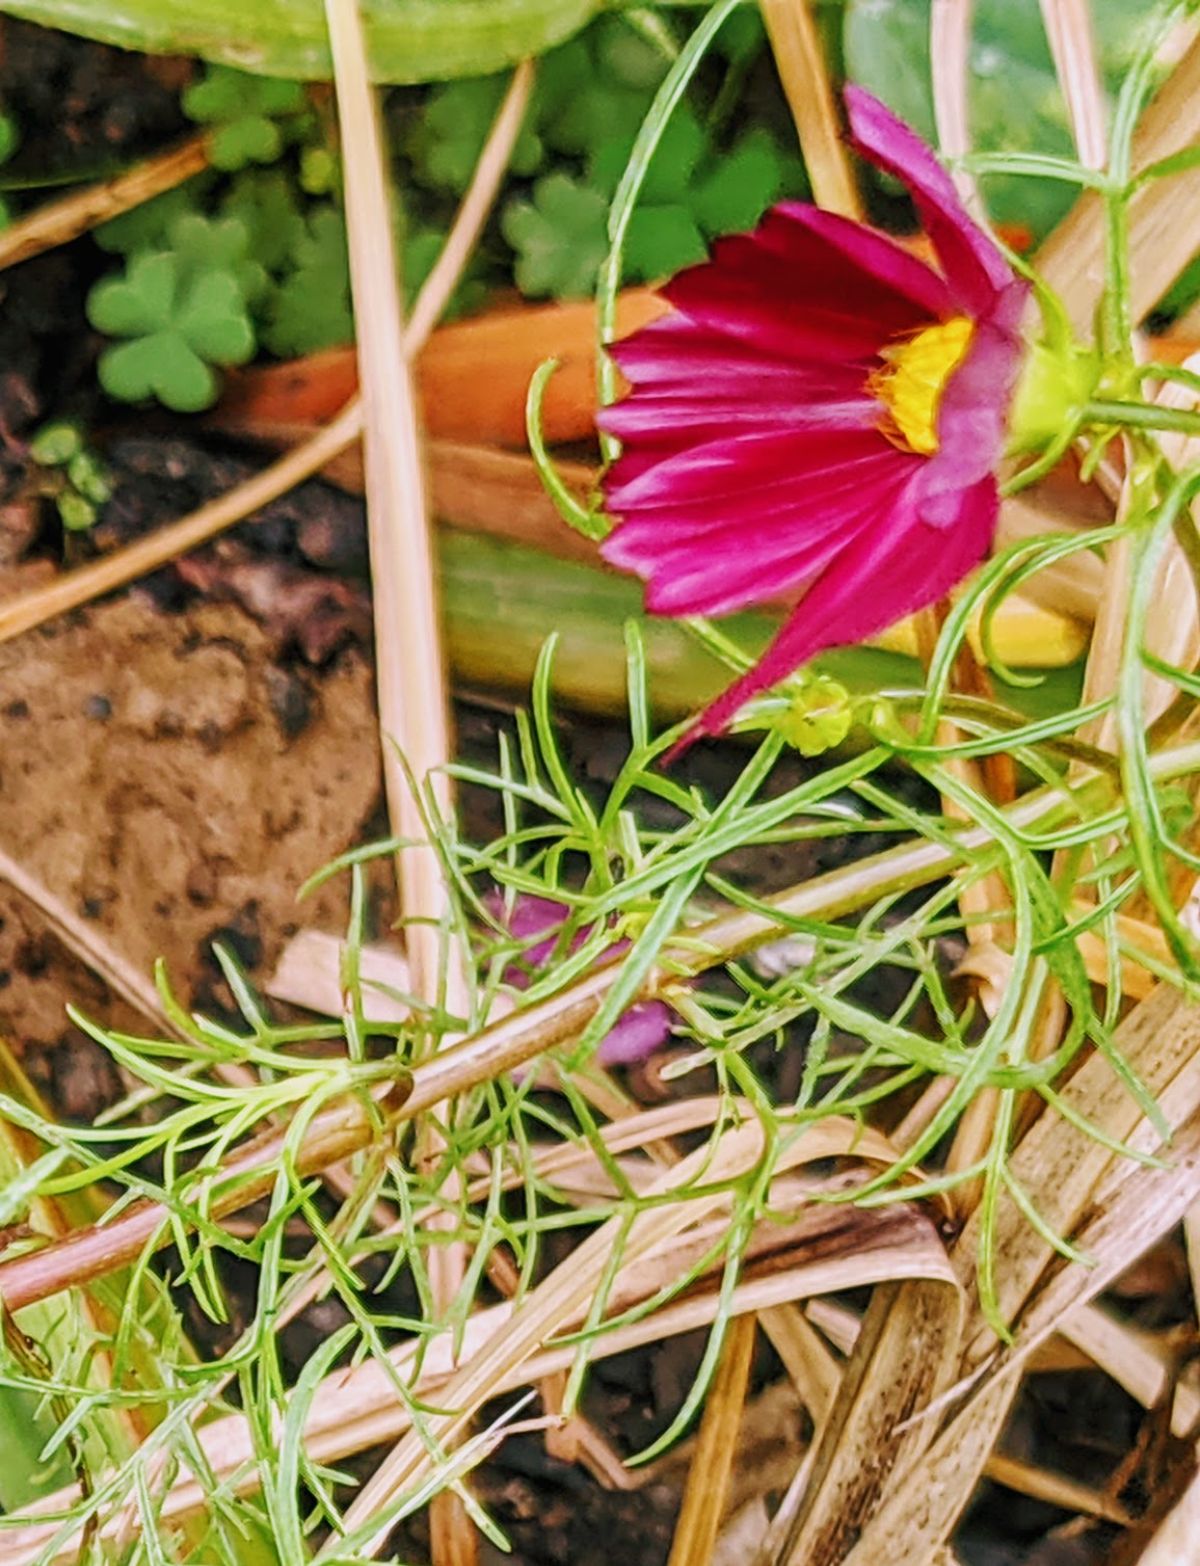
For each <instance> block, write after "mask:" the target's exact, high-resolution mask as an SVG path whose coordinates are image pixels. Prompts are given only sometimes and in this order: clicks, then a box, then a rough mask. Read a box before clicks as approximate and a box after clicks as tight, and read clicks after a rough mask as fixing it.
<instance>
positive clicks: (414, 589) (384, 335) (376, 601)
mask: <svg viewBox="0 0 1200 1566" xmlns="http://www.w3.org/2000/svg"><path fill="white" fill-rule="evenodd" d="M325 14H326V19H327V22H328V27H329V36H330V43H331V47H332V53H333V69H334V83H335V87H336V92H337V107H338V119H339V124H340V127H341V133H342V149H343V156H342V170H343V181H344V186H345V205H346V220H347V232H348V238H349V248H350V281H351V292H352V295H353V300H354V309H355V315H356V318H357V320H358V323H359V330H358V333H357V345H358V371H359V385H360V386H361V388H362V397H363V404H364V410H365V428H364V435H363V460H364V470H365V475H366V496H367V534H368V541H369V545H370V554H371V583H372V598H373V605H374V624H375V682H376V689H377V692H378V702H379V722H380V729H381V731H382V741H383V745H382V751H383V775H384V785H385V791H386V794H387V801H388V814H389V817H390V820H391V825H392V830H393V832H394V833H395V834H396V835H397V836H398V837H400V838H402V839H406V840H407V842H408V844H409V846H407V847H405V848H403V849H402V850H400V852H399V853H398V855H397V871H398V876H399V891H400V911H401V917H402V919H403V922H404V930H405V950H406V953H407V957H408V967H409V970H410V972H411V974H412V984H413V990H414V992H415V994H416V996H417V997H418V999H419V1000H420V1001H422V1002H423V1003H425V1004H426V1005H428V1006H429V1007H430V1008H431V1009H433V1008H436V1007H437V1006H439V1005H441V1006H444V1007H445V1008H446V1009H448V1010H449V1011H450V1012H451V1013H452V1014H454V1015H458V1016H469V1015H470V1014H471V1011H472V1001H471V998H470V995H469V992H468V984H469V980H468V962H467V954H466V953H465V951H463V950H462V949H461V945H460V942H459V941H458V940H457V939H456V938H455V937H454V936H453V935H452V934H449V935H448V933H447V932H448V929H449V916H450V906H449V894H448V890H447V887H446V883H445V879H444V877H443V874H442V866H441V862H440V859H439V857H438V854H437V850H436V848H435V847H434V845H433V843H432V842H431V841H430V840H429V829H428V826H427V823H426V814H425V813H426V810H427V809H432V810H433V811H435V812H436V813H437V815H439V816H440V817H442V818H447V817H449V816H450V814H451V812H452V810H453V804H452V800H451V793H450V782H449V778H448V775H447V773H446V765H447V763H448V762H449V760H450V749H451V738H450V729H449V702H448V699H447V693H446V683H445V660H444V657H443V654H442V645H441V627H440V624H439V617H438V608H437V587H436V582H435V575H434V561H433V543H432V526H431V522H430V515H429V504H428V494H427V488H426V482H425V464H424V457H423V453H422V449H421V431H420V426H419V416H418V412H417V395H416V386H415V381H414V377H413V372H412V365H411V362H410V357H409V353H408V351H407V345H406V342H405V336H406V334H405V330H404V314H403V305H402V302H401V297H400V285H399V280H398V265H399V263H398V257H397V253H396V247H395V243H394V239H393V224H392V198H391V191H390V188H389V182H388V172H387V170H388V164H387V156H386V153H385V151H384V145H383V134H382V129H381V126H380V122H379V114H378V108H377V104H376V101H375V96H374V92H373V90H372V87H371V83H370V77H369V70H368V64H367V45H366V36H365V33H364V29H363V25H362V18H361V16H360V14H359V8H358V0H326V6H325ZM514 83H515V85H514V88H513V92H510V98H511V97H512V95H513V93H514V92H515V94H516V96H517V98H518V101H519V102H520V106H521V108H523V107H524V101H525V100H527V98H528V93H529V88H530V85H531V83H532V67H531V66H530V65H529V64H528V63H525V64H523V65H522V66H520V67H519V68H518V71H517V73H516V75H515V78H514ZM519 117H520V116H519V115H518V120H519ZM506 161H507V160H506ZM458 260H459V258H457V257H455V256H454V255H453V254H451V255H450V256H449V257H447V256H445V255H443V256H442V257H441V264H440V286H452V283H453V278H454V277H455V276H456V275H457V274H458V272H459V270H460V267H459V265H458ZM434 319H435V318H434V315H433V313H432V312H430V311H427V312H426V314H425V316H424V317H423V320H422V321H421V322H418V323H417V325H418V330H420V329H423V330H424V331H425V332H426V333H427V332H428V331H429V330H430V329H431V328H432V326H433V324H434ZM441 1042H442V1043H443V1044H444V1043H445V1040H443V1041H441ZM444 1112H451V1111H444ZM421 1146H422V1157H423V1161H424V1162H425V1163H426V1164H427V1165H430V1166H432V1164H433V1163H434V1162H435V1161H436V1159H437V1157H438V1155H439V1153H440V1152H441V1150H442V1147H443V1146H444V1144H443V1142H442V1140H441V1137H440V1134H438V1133H435V1132H434V1131H433V1122H432V1120H430V1121H428V1122H426V1129H425V1133H424V1135H423V1137H422V1143H421ZM457 1195H458V1182H457V1177H456V1176H452V1177H451V1178H450V1180H449V1181H448V1182H447V1185H446V1188H445V1196H446V1199H447V1202H448V1203H449V1204H451V1210H448V1211H447V1212H446V1213H445V1215H444V1217H443V1218H442V1220H441V1222H440V1223H439V1224H438V1227H452V1226H453V1224H454V1221H455V1220H454V1214H453V1210H452V1207H453V1204H454V1202H455V1201H456V1198H457ZM466 1268H467V1255H466V1252H465V1250H464V1248H463V1247H462V1246H461V1245H458V1244H455V1245H450V1246H445V1247H435V1249H434V1250H433V1251H432V1252H431V1253H430V1261H429V1271H430V1285H431V1289H432V1295H433V1305H434V1309H435V1310H437V1311H443V1310H446V1309H448V1308H449V1306H450V1305H451V1304H452V1303H453V1301H454V1299H455V1297H456V1296H457V1294H458V1291H459V1289H460V1288H461V1287H462V1283H463V1279H464V1277H465V1275H466ZM430 1522H431V1553H432V1557H433V1560H434V1563H435V1566H471V1563H473V1562H474V1561H475V1560H476V1559H477V1553H478V1552H477V1544H476V1536H475V1531H474V1528H473V1527H472V1525H471V1522H470V1519H469V1518H468V1516H467V1513H466V1509H465V1506H464V1504H463V1502H462V1501H461V1500H460V1499H459V1497H458V1496H456V1495H454V1494H453V1493H451V1492H446V1493H445V1494H443V1495H441V1496H439V1497H438V1498H437V1499H436V1500H435V1502H434V1506H433V1509H432V1513H431V1519H430ZM384 1539H386V1533H385V1534H384V1535H383V1536H382V1537H381V1538H380V1540H379V1541H378V1542H379V1544H380V1545H382V1543H383V1542H384Z"/></svg>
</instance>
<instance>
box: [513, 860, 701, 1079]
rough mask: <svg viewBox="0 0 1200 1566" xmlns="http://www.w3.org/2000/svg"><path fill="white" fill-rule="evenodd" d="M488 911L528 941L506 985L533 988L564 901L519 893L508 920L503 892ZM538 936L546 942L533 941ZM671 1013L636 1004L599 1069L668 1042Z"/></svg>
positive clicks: (578, 938) (620, 945) (631, 1061)
mask: <svg viewBox="0 0 1200 1566" xmlns="http://www.w3.org/2000/svg"><path fill="white" fill-rule="evenodd" d="M483 901H484V904H485V906H486V907H487V910H488V912H489V913H490V914H491V915H492V917H493V918H494V919H495V920H496V922H497V923H498V924H501V925H503V926H504V928H505V929H506V930H507V931H508V933H509V934H510V935H511V936H512V937H513V938H514V939H515V940H518V941H528V942H529V943H530V944H529V945H527V946H526V947H525V948H524V950H523V951H522V952H521V955H520V957H519V959H517V960H514V962H513V963H512V964H511V965H510V966H509V967H508V968H507V969H506V970H505V973H504V982H505V983H506V984H509V985H511V986H512V987H513V989H515V990H524V989H527V988H528V987H529V982H530V978H531V976H532V973H533V972H534V971H535V970H537V969H538V968H542V967H545V965H546V964H547V963H548V962H549V960H550V958H551V956H552V955H553V953H554V949H555V947H556V946H557V945H558V943H559V938H560V936H561V935H562V931H563V926H564V924H565V923H566V919H567V914H568V912H569V910H568V908H567V905H566V904H565V903H559V902H555V901H554V900H553V899H551V898H549V897H534V896H533V895H531V894H530V893H521V894H520V895H519V896H518V897H517V898H516V899H515V901H514V902H513V905H512V911H511V913H509V914H508V915H507V916H506V914H505V909H504V895H503V893H501V892H499V891H491V892H486V893H485V894H484V898H483ZM588 933H589V932H588V931H587V930H578V931H576V933H575V934H574V936H572V938H571V940H570V942H569V944H568V945H567V948H566V949H567V951H574V950H575V949H576V947H578V946H580V945H581V944H582V943H583V941H584V940H585V939H586V938H587V935H588ZM535 936H541V937H542V939H540V940H535V939H534V937H535ZM628 948H629V942H628V941H615V942H614V943H613V945H612V946H611V947H609V949H608V951H607V953H606V954H605V955H606V956H610V957H611V956H614V955H616V954H617V953H618V952H623V951H627V950H628ZM671 1018H672V1014H671V1009H670V1007H669V1006H667V1005H665V1004H664V1003H663V1002H662V1001H657V1000H651V1001H638V1002H637V1003H636V1004H634V1005H633V1006H631V1007H630V1008H629V1010H628V1011H626V1012H623V1013H622V1014H621V1016H620V1017H619V1018H618V1020H617V1023H616V1025H615V1026H614V1027H613V1028H612V1030H611V1031H610V1032H609V1033H607V1034H606V1035H605V1036H604V1038H603V1039H602V1040H601V1041H600V1044H599V1046H598V1048H597V1050H596V1061H597V1063H598V1064H599V1065H601V1066H632V1065H636V1064H637V1062H638V1061H641V1060H645V1059H646V1057H647V1056H648V1055H652V1054H653V1053H654V1051H655V1050H656V1049H659V1048H661V1047H662V1045H663V1044H665V1043H666V1041H667V1039H668V1038H669V1037H670V1034H671Z"/></svg>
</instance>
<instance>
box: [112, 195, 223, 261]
mask: <svg viewBox="0 0 1200 1566" xmlns="http://www.w3.org/2000/svg"><path fill="white" fill-rule="evenodd" d="M200 193H201V185H200V182H199V181H197V180H188V181H187V183H186V184H183V185H177V186H176V187H175V189H174V190H168V191H164V193H163V194H162V195H161V196H154V197H153V198H152V199H151V200H150V201H143V202H142V204H141V206H140V207H131V208H130V210H129V211H128V212H122V213H121V215H120V216H119V217H115V218H109V220H108V222H107V223H101V224H100V226H99V228H97V229H94V230H93V232H92V238H93V239H94V240H95V241H96V243H97V244H98V245H99V246H100V248H101V250H106V251H107V252H108V253H109V254H110V255H120V256H130V255H135V254H136V253H137V252H138V251H139V250H164V249H166V247H167V232H168V230H169V229H170V227H171V224H172V223H173V222H174V221H175V219H176V218H177V217H181V216H182V215H183V214H184V213H185V212H195V211H197V210H198V206H197V202H198V198H199V196H200Z"/></svg>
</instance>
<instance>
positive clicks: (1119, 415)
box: [1084, 400, 1200, 435]
mask: <svg viewBox="0 0 1200 1566" xmlns="http://www.w3.org/2000/svg"><path fill="white" fill-rule="evenodd" d="M1084 423H1086V424H1118V425H1123V426H1124V427H1125V428H1126V429H1130V428H1132V429H1141V430H1173V431H1176V432H1178V433H1179V434H1180V435H1200V412H1197V411H1196V410H1194V409H1191V408H1164V407H1160V406H1158V405H1157V404H1153V403H1145V402H1109V401H1105V400H1100V401H1097V402H1089V403H1088V405H1087V407H1086V408H1085V409H1084Z"/></svg>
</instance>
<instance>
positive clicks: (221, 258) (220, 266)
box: [167, 212, 269, 305]
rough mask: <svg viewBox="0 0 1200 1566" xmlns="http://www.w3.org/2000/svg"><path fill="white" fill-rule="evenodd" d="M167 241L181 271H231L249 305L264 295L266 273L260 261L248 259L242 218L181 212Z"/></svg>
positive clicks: (267, 280)
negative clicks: (215, 216) (212, 216)
mask: <svg viewBox="0 0 1200 1566" xmlns="http://www.w3.org/2000/svg"><path fill="white" fill-rule="evenodd" d="M167 239H168V241H169V248H170V251H171V253H172V254H173V255H175V256H177V257H178V258H179V263H180V266H181V267H182V268H183V269H184V271H186V272H188V273H196V272H214V271H224V272H232V273H233V275H234V277H236V278H237V280H238V286H239V287H240V288H241V291H242V297H243V299H244V300H245V301H246V303H247V304H248V305H252V304H254V303H256V302H257V301H258V300H259V299H261V298H262V296H263V294H264V293H265V292H266V290H267V285H268V282H269V279H268V277H267V270H266V268H265V267H264V266H263V264H262V262H261V261H257V260H252V259H251V257H250V255H249V249H250V234H249V231H248V229H247V227H246V224H245V223H244V222H243V221H242V219H241V218H238V217H223V218H207V217H204V216H203V215H202V214H201V213H199V212H184V213H181V214H180V216H179V217H177V218H176V219H175V220H174V222H173V223H172V224H171V226H170V228H169V229H168V230H167Z"/></svg>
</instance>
